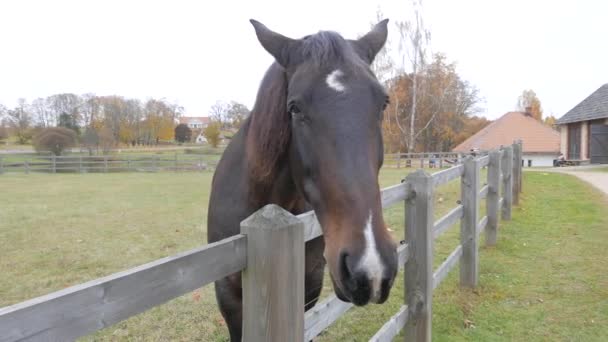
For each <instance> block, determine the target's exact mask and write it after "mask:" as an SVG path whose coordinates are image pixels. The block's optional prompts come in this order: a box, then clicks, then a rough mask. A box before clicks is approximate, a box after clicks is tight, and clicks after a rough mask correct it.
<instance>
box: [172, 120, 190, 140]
mask: <svg viewBox="0 0 608 342" xmlns="http://www.w3.org/2000/svg"><path fill="white" fill-rule="evenodd" d="M191 137H192V130H191V129H190V127H188V125H186V124H179V125H177V126H176V127H175V140H176V141H177V142H179V143H185V142H189V141H190V138H191Z"/></svg>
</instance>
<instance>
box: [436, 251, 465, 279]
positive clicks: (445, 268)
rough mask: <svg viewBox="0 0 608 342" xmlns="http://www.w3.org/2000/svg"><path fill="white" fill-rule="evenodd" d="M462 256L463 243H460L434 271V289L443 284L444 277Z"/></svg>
mask: <svg viewBox="0 0 608 342" xmlns="http://www.w3.org/2000/svg"><path fill="white" fill-rule="evenodd" d="M461 256H462V245H458V247H456V249H454V251H452V253H450V255H449V256H448V257H447V258H446V259H445V261H444V262H443V263H442V264H441V265H440V266H439V267H438V268H437V271H435V273H433V290H435V289H436V288H437V286H439V284H441V282H442V281H443V279H445V277H446V276H447V275H448V274H449V273H450V271H451V270H452V269H454V266H456V264H458V261H460V257H461Z"/></svg>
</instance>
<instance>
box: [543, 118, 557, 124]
mask: <svg viewBox="0 0 608 342" xmlns="http://www.w3.org/2000/svg"><path fill="white" fill-rule="evenodd" d="M556 122H557V119H556V118H555V116H553V115H549V116H547V117H546V118H545V119H544V120H543V123H544V124H545V125H547V126H550V127H553V126H555V123H556Z"/></svg>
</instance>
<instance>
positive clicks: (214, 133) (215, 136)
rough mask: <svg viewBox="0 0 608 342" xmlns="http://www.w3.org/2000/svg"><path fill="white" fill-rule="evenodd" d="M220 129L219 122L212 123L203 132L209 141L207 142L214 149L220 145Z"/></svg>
mask: <svg viewBox="0 0 608 342" xmlns="http://www.w3.org/2000/svg"><path fill="white" fill-rule="evenodd" d="M220 128H221V124H220V123H219V122H216V121H213V122H210V123H209V124H208V125H207V127H205V129H204V130H203V135H204V136H205V138H206V139H207V142H209V144H210V145H211V146H213V147H217V146H218V145H219V144H220V133H221V131H220Z"/></svg>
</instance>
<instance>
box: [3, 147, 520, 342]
mask: <svg viewBox="0 0 608 342" xmlns="http://www.w3.org/2000/svg"><path fill="white" fill-rule="evenodd" d="M484 167H487V169H488V178H487V179H488V184H487V185H483V186H482V185H481V184H480V183H481V182H480V170H481V169H482V168H484ZM458 178H460V182H461V201H460V204H459V205H458V206H457V207H455V208H453V209H452V210H451V211H449V212H448V213H447V214H446V215H445V216H443V217H442V218H440V219H439V220H437V221H434V219H433V193H434V191H435V188H436V187H438V186H440V185H443V184H446V183H448V182H450V181H451V180H455V179H458ZM521 179H522V178H521V143H516V144H514V145H513V146H509V147H506V148H502V149H501V150H496V151H491V152H489V154H488V155H485V156H483V157H477V158H473V157H468V158H466V159H465V161H464V163H463V164H460V165H457V166H454V167H452V168H449V169H446V170H442V171H440V172H437V173H435V174H432V175H429V174H427V173H426V172H424V171H423V170H417V171H416V172H414V173H412V174H410V175H408V176H407V177H406V179H405V180H404V182H402V183H401V184H397V185H394V186H391V187H389V188H386V189H384V190H383V191H382V206H383V207H384V208H386V207H388V206H391V205H394V204H397V203H405V209H406V235H405V238H406V240H405V243H403V244H401V245H400V246H399V247H398V251H397V252H398V257H399V265H400V267H405V272H404V273H405V279H404V281H405V285H406V286H405V288H406V290H405V291H406V296H405V298H406V302H405V303H404V304H403V306H402V307H401V308H400V309H399V311H398V312H397V313H395V315H394V316H393V317H392V318H391V319H390V320H389V321H388V322H386V323H385V324H384V326H383V327H382V328H381V329H380V330H379V331H378V332H377V333H376V334H375V335H374V336H373V337H372V338H371V340H370V341H391V340H392V339H393V338H394V337H395V336H396V335H397V334H398V333H399V332H400V331H401V330H402V329H405V336H406V340H407V341H430V340H431V327H432V320H431V317H432V301H433V291H434V289H435V288H436V287H437V286H438V285H439V284H440V283H441V282H442V281H443V280H444V279H445V277H446V276H447V274H448V273H449V272H450V271H451V270H452V269H453V268H454V267H455V266H456V265H457V264H458V263H460V284H461V285H462V286H465V287H475V286H476V285H477V282H478V279H479V271H478V270H479V266H478V265H479V252H478V251H479V249H478V248H479V244H480V242H479V236H480V233H481V232H483V231H484V230H485V233H486V244H488V245H493V244H495V243H496V241H497V232H498V225H499V221H500V219H499V216H501V217H502V219H507V220H508V219H510V217H511V205H512V203H513V202H514V201H515V200H516V199H517V198H519V192H520V191H521ZM501 189H502V191H501ZM482 199H485V201H486V207H487V215H486V216H484V217H482V218H480V217H479V215H480V214H479V206H480V201H481V200H482ZM499 214H500V215H499ZM458 221H460V222H461V224H460V244H459V245H458V247H457V248H456V249H455V250H454V251H453V252H452V253H451V254H450V255H449V256H448V257H447V259H445V260H444V262H443V263H442V264H441V265H440V266H439V267H438V268H437V269H436V270H433V245H434V240H435V238H437V237H438V236H439V235H441V234H442V233H443V232H445V231H446V230H447V229H449V228H450V227H451V226H452V225H453V224H454V223H456V222H458ZM320 235H322V231H321V227H320V225H319V223H318V221H317V219H316V217H315V215H314V212H308V213H305V214H302V215H298V216H293V215H292V214H290V213H289V212H287V211H285V210H283V209H282V208H280V207H277V206H275V205H268V206H266V207H264V208H262V209H260V210H259V211H257V212H256V213H254V214H253V215H252V216H251V217H249V218H248V219H246V220H245V221H243V222H242V223H241V234H239V235H236V236H233V237H230V238H227V239H225V240H222V241H219V242H215V243H212V244H208V245H206V246H203V247H200V248H197V249H194V250H191V251H187V252H184V253H181V254H178V255H176V256H172V257H167V258H163V259H159V260H156V261H153V262H150V263H147V264H145V265H141V266H138V267H135V268H133V269H130V270H127V271H123V272H119V273H116V274H113V275H110V276H107V277H103V278H100V279H96V280H92V281H89V282H87V283H84V284H81V285H76V286H73V287H69V288H66V289H63V290H60V291H57V292H54V293H51V294H48V295H45V296H41V297H38V298H34V299H31V300H28V301H25V302H22V303H19V304H15V305H12V306H8V307H4V308H0V341H3V342H4V341H55V340H71V339H75V338H77V337H79V336H83V335H87V334H90V333H93V332H95V331H97V330H100V329H103V328H105V327H108V326H110V325H112V324H115V323H117V322H120V321H122V320H125V319H127V318H129V317H131V316H133V315H136V314H138V313H140V312H143V311H145V310H148V309H150V308H152V307H154V306H157V305H160V304H162V303H164V302H166V301H168V300H170V299H173V298H176V297H178V296H181V295H183V294H186V293H188V292H191V291H193V290H195V289H197V288H200V287H202V286H205V285H207V284H209V283H211V282H213V281H215V280H218V279H221V278H223V277H225V276H227V275H229V274H231V273H234V272H238V271H242V272H243V307H244V312H243V340H244V341H309V340H310V339H312V338H314V337H315V336H317V335H318V334H319V333H320V332H322V331H323V330H324V329H326V328H327V327H328V326H330V325H331V324H332V323H333V322H334V321H336V319H338V318H339V317H340V316H341V315H343V314H344V313H345V312H346V311H348V310H349V309H350V308H351V307H352V304H350V303H345V302H342V301H340V300H339V299H338V298H337V297H336V296H334V295H332V296H330V297H329V298H327V299H325V300H323V301H321V302H320V303H318V304H317V305H316V306H315V307H314V308H313V309H311V310H309V311H308V312H306V313H304V242H305V241H308V240H311V239H313V238H315V237H318V236H320ZM269 246H271V247H269Z"/></svg>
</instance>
